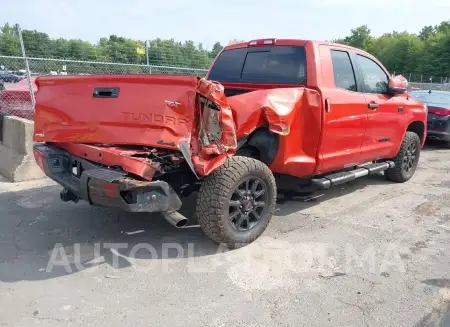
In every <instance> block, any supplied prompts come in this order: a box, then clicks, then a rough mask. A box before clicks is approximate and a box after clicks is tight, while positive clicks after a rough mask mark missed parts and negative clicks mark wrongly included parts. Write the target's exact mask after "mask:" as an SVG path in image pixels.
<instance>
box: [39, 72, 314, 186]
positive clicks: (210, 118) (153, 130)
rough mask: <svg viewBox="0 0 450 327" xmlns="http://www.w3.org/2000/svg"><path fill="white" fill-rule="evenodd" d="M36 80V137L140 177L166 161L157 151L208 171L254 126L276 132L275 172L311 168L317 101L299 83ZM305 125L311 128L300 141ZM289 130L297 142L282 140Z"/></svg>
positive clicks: (152, 78)
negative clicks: (231, 85) (227, 87)
mask: <svg viewBox="0 0 450 327" xmlns="http://www.w3.org/2000/svg"><path fill="white" fill-rule="evenodd" d="M37 85H38V88H39V92H37V102H36V120H35V134H34V140H35V141H36V142H49V143H54V144H55V145H57V146H58V147H59V148H61V149H64V150H66V151H68V152H69V153H71V154H74V155H76V156H78V157H81V158H84V159H85V160H89V161H92V162H96V163H99V164H102V165H104V166H108V167H109V166H120V167H121V168H122V169H123V170H124V171H126V172H128V173H131V174H133V175H137V176H140V177H142V178H143V179H145V180H152V179H153V176H154V174H155V172H158V171H161V170H162V169H163V168H164V167H162V166H161V162H160V161H158V160H157V159H158V158H159V153H160V152H164V154H165V155H167V153H171V160H172V159H173V160H174V161H175V162H177V163H179V162H180V161H182V160H183V159H184V160H186V161H187V163H188V165H189V166H190V167H191V168H192V169H193V170H194V171H195V173H196V174H197V175H200V176H204V175H208V174H210V173H211V172H212V171H214V170H215V169H216V168H217V167H219V166H220V165H221V164H222V163H223V162H224V161H225V159H226V158H227V157H228V156H230V155H233V154H235V153H236V150H237V140H238V139H242V138H245V137H246V136H248V135H250V134H251V133H252V132H253V131H254V130H255V129H257V128H258V127H260V126H267V127H268V129H269V130H270V131H271V132H273V133H276V134H279V135H280V136H281V137H280V144H279V149H278V155H277V157H276V160H275V161H274V162H273V163H272V167H271V168H273V170H274V171H276V172H280V173H289V174H292V175H304V174H305V172H306V173H311V172H312V171H313V170H314V167H315V157H316V154H317V153H316V150H317V145H318V142H319V137H320V125H321V110H320V106H321V101H320V96H319V93H318V92H316V91H313V90H309V89H306V88H304V87H297V88H279V89H269V90H257V91H253V92H249V93H245V94H241V95H236V96H233V97H228V98H227V97H226V96H225V93H224V87H223V86H222V85H221V84H219V83H217V82H214V81H209V80H206V79H199V78H197V77H194V76H158V75H153V76H122V75H117V76H82V77H44V78H39V79H38V80H37ZM300 107H304V108H306V109H305V110H304V111H303V110H299V109H300ZM311 125H314V126H316V127H317V128H312V129H309V132H308V133H309V134H308V143H307V144H302V142H303V139H304V138H303V137H302V134H303V133H306V131H307V130H308V129H306V128H304V127H305V126H310V127H311ZM311 130H312V131H314V132H313V133H312V134H311ZM288 134H291V135H292V136H291V137H295V138H296V139H297V142H294V143H292V142H287V139H286V136H287V135H288ZM294 145H295V147H293V146H294ZM299 163H304V164H305V171H299V170H298V164H299Z"/></svg>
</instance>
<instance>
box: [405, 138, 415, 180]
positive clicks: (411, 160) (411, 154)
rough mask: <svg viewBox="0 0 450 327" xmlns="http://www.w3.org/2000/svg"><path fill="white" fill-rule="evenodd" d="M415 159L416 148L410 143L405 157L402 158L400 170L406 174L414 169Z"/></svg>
mask: <svg viewBox="0 0 450 327" xmlns="http://www.w3.org/2000/svg"><path fill="white" fill-rule="evenodd" d="M416 157H417V146H416V144H415V143H411V144H410V145H408V147H407V148H406V155H405V156H404V157H403V165H402V168H403V170H404V171H406V172H407V173H408V172H410V171H411V170H412V169H414V165H415V163H416Z"/></svg>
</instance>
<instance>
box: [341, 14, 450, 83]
mask: <svg viewBox="0 0 450 327" xmlns="http://www.w3.org/2000/svg"><path fill="white" fill-rule="evenodd" d="M333 41H334V42H336V43H342V44H347V45H351V46H354V47H357V48H360V49H363V50H366V51H367V52H369V53H371V54H372V55H374V56H375V57H377V58H378V59H379V60H380V61H381V62H382V63H383V64H384V65H385V66H386V67H387V68H388V69H389V71H391V72H396V73H397V74H398V73H402V74H404V75H405V77H406V78H408V75H407V74H409V73H415V74H423V75H427V76H435V77H438V76H439V77H440V76H443V77H447V78H450V20H448V21H444V22H442V23H440V24H439V25H436V26H425V27H424V28H422V30H421V31H420V32H419V33H418V34H413V33H408V32H395V31H394V32H392V33H386V34H383V35H381V36H379V37H373V36H372V35H371V33H370V29H369V28H368V27H367V25H363V26H360V27H357V28H354V29H352V30H351V31H350V35H348V36H346V37H344V38H340V39H337V40H333Z"/></svg>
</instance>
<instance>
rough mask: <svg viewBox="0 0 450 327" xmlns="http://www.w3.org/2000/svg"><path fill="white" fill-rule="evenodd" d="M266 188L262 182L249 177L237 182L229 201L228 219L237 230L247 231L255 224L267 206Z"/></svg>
mask: <svg viewBox="0 0 450 327" xmlns="http://www.w3.org/2000/svg"><path fill="white" fill-rule="evenodd" d="M267 198H268V197H267V190H266V186H265V184H264V182H263V181H262V180H261V179H259V178H257V177H249V178H247V179H246V180H244V181H243V182H242V183H241V184H239V185H238V186H237V187H236V189H235V190H234V191H233V193H232V195H231V199H230V202H229V212H228V215H229V220H230V223H231V225H232V227H233V228H234V229H236V230H238V231H248V230H249V229H251V228H253V227H255V226H256V224H257V223H258V221H259V220H260V219H261V217H262V216H263V214H264V211H265V209H266V206H267V204H266V203H267Z"/></svg>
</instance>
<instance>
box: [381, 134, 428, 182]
mask: <svg viewBox="0 0 450 327" xmlns="http://www.w3.org/2000/svg"><path fill="white" fill-rule="evenodd" d="M419 158H420V138H419V135H417V134H416V133H414V132H406V134H405V137H404V138H403V142H402V145H401V146H400V150H399V151H398V153H397V156H396V157H395V158H394V162H395V167H394V168H390V169H388V170H386V177H387V178H388V179H389V180H391V181H393V182H397V183H404V182H406V181H407V180H409V179H410V178H411V177H412V176H413V175H414V173H415V171H416V168H417V165H418V163H419Z"/></svg>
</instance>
